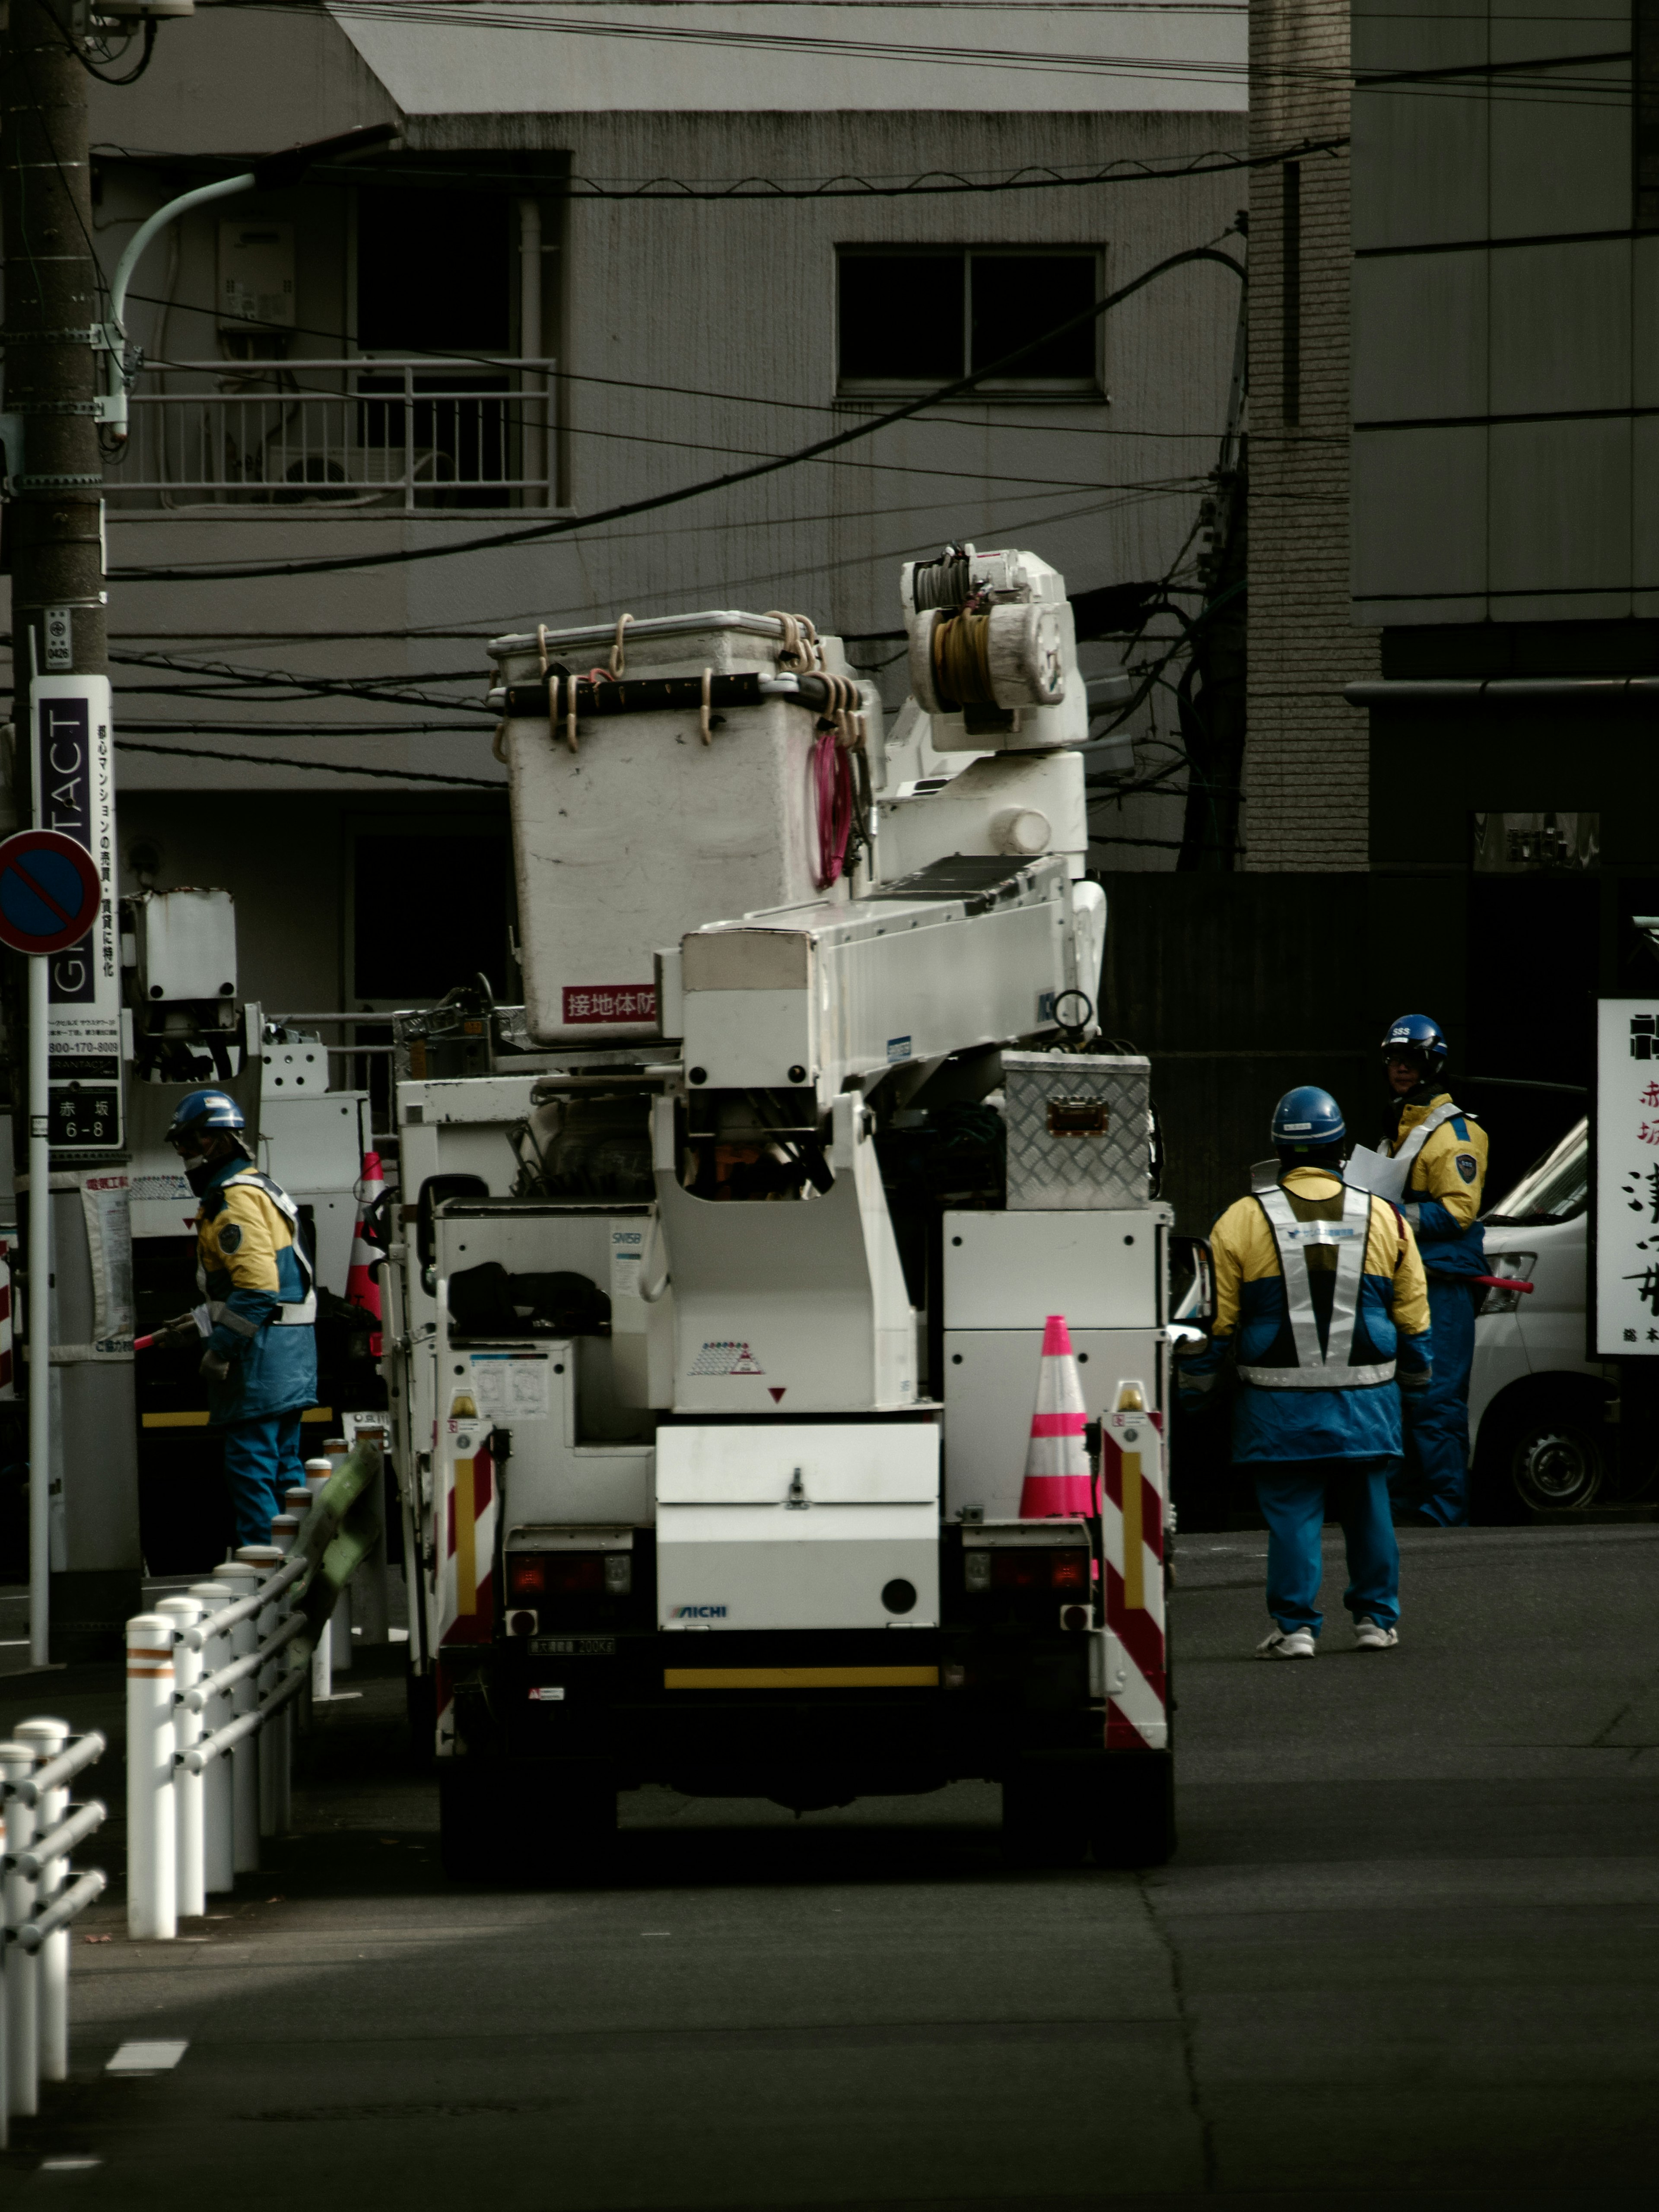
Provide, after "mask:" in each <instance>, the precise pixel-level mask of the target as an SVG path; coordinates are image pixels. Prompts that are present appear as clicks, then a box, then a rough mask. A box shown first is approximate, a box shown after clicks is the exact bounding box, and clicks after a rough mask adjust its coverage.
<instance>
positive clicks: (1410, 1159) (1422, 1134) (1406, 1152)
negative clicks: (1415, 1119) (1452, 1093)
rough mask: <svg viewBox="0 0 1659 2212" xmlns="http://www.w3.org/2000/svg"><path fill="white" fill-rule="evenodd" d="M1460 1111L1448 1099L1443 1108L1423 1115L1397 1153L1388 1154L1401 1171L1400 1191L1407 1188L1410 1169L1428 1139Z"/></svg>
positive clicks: (1458, 1107)
mask: <svg viewBox="0 0 1659 2212" xmlns="http://www.w3.org/2000/svg"><path fill="white" fill-rule="evenodd" d="M1462 1111H1463V1109H1462V1107H1461V1106H1455V1105H1454V1104H1453V1103H1452V1102H1451V1100H1450V1099H1447V1101H1446V1103H1445V1104H1444V1105H1443V1106H1437V1107H1435V1108H1434V1109H1433V1111H1432V1112H1431V1113H1428V1114H1425V1115H1424V1116H1423V1118H1422V1120H1421V1121H1419V1123H1418V1125H1417V1127H1415V1128H1414V1129H1413V1131H1412V1133H1411V1134H1410V1135H1409V1136H1408V1137H1407V1139H1406V1141H1405V1142H1404V1144H1402V1145H1401V1146H1400V1147H1399V1148H1398V1150H1397V1151H1395V1152H1391V1153H1390V1154H1389V1158H1391V1159H1392V1160H1393V1162H1394V1164H1395V1167H1397V1168H1399V1169H1401V1170H1402V1173H1401V1179H1400V1188H1401V1190H1402V1191H1403V1190H1406V1189H1407V1188H1409V1186H1410V1183H1411V1177H1412V1169H1413V1167H1414V1166H1415V1165H1416V1163H1417V1156H1418V1154H1419V1152H1421V1151H1422V1149H1423V1147H1424V1146H1425V1145H1426V1144H1427V1143H1428V1141H1429V1139H1430V1138H1431V1136H1433V1134H1434V1133H1435V1131H1436V1130H1437V1129H1441V1128H1443V1127H1445V1125H1446V1123H1447V1122H1448V1121H1455V1120H1456V1119H1457V1117H1458V1115H1460V1114H1461V1113H1462Z"/></svg>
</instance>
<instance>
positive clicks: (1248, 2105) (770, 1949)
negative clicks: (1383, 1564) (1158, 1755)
mask: <svg viewBox="0 0 1659 2212" xmlns="http://www.w3.org/2000/svg"><path fill="white" fill-rule="evenodd" d="M1263 1541H1264V1540H1263V1539H1262V1538H1261V1536H1260V1535H1250V1534H1243V1535H1237V1536H1232V1537H1202V1538H1194V1539H1188V1540H1187V1541H1185V1542H1184V1543H1183V1545H1182V1551H1181V1575H1182V1582H1181V1587H1180V1589H1179V1591H1178V1594H1177V1596H1176V1605H1175V1613H1174V1621H1175V1637H1176V1655H1177V1665H1178V1668H1179V1675H1178V1683H1177V1686H1178V1691H1179V1695H1180V1699H1181V1709H1180V1722H1179V1725H1180V1729H1181V1752H1180V1758H1181V1766H1180V1772H1181V1790H1180V1813H1181V1821H1182V1842H1181V1847H1180V1850H1179V1852H1178V1855H1177V1857H1176V1860H1175V1862H1174V1863H1172V1864H1171V1865H1170V1866H1169V1867H1168V1868H1165V1869H1159V1870H1158V1871H1157V1872H1155V1873H1152V1874H1148V1875H1144V1876H1140V1877H1137V1876H1133V1875H1114V1874H1109V1875H1102V1874H1097V1873H1092V1872H1082V1871H1079V1872H1078V1873H1076V1874H1036V1875H1008V1874H1006V1873H1004V1872H1003V1871H1002V1869H1001V1868H1000V1864H999V1861H998V1856H997V1845H996V1830H995V1818H996V1811H997V1807H996V1803H995V1800H994V1793H993V1792H992V1791H990V1790H985V1789H980V1788H976V1787H963V1788H959V1789H957V1790H951V1791H948V1792H945V1793H943V1794H941V1795H939V1796H934V1797H930V1798H923V1799H920V1800H914V1801H899V1800H893V1801H884V1802H878V1803H871V1804H865V1805H860V1806H857V1807H854V1808H851V1809H849V1810H848V1811H846V1812H842V1813H839V1814H835V1813H830V1814H816V1815H810V1816H808V1817H807V1818H805V1819H803V1820H799V1821H798V1820H794V1819H793V1818H792V1817H791V1816H790V1815H788V1814H784V1813H781V1812H780V1811H778V1810H777V1809H776V1808H772V1807H769V1806H763V1805H747V1804H744V1805H735V1806H734V1805H715V1804H707V1803H697V1802H690V1801H687V1800H683V1799H679V1798H676V1797H674V1796H671V1795H670V1794H668V1793H666V1792H652V1793H649V1794H647V1795H642V1796H639V1797H636V1798H634V1799H632V1800H629V1799H625V1800H624V1801H623V1802H624V1806H625V1808H626V1810H625V1813H624V1826H623V1835H622V1838H621V1840H620V1846H619V1850H618V1855H617V1869H616V1876H615V1880H614V1881H613V1882H612V1883H611V1884H610V1885H609V1886H607V1887H604V1888H601V1889H594V1890H591V1891H586V1892H564V1893H553V1892H549V1893H530V1892H516V1893H500V1892H487V1891H456V1890H452V1889H450V1888H448V1887H447V1886H446V1885H445V1883H444V1881H443V1880H442V1877H441V1875H440V1874H439V1872H438V1869H437V1854H436V1838H435V1804H434V1799H433V1794H432V1791H431V1790H430V1788H429V1786H428V1785H424V1784H421V1783H419V1782H417V1781H415V1780H413V1779H411V1778H410V1775H409V1773H408V1771H407V1768H406V1765H405V1764H404V1759H403V1753H402V1739H401V1734H400V1729H401V1723H400V1718H399V1705H400V1691H399V1687H398V1684H397V1682H396V1681H395V1680H392V1678H390V1677H384V1678H381V1679H378V1680H376V1679H373V1678H371V1677H370V1676H368V1674H366V1673H365V1672H363V1671H362V1670H359V1672H358V1673H357V1674H356V1677H355V1680H354V1686H355V1687H356V1688H358V1689H360V1690H361V1691H362V1692H363V1694H362V1696H361V1697H360V1698H358V1699H356V1700H354V1701H352V1702H350V1703H348V1704H345V1705H337V1706H335V1707H333V1708H332V1709H331V1711H329V1712H328V1714H327V1717H326V1720H325V1726H324V1728H323V1730H322V1732H321V1739H320V1741H319V1748H318V1753H317V1758H316V1765H315V1771H314V1773H313V1778H312V1779H311V1781H310V1783H309V1784H308V1785H307V1787H306V1788H304V1789H303V1790H301V1793H300V1794H299V1798H298V1802H297V1808H296V1812H297V1819H298V1822H299V1831H298V1832H297V1833H296V1834H295V1836H294V1837H293V1838H290V1839H288V1840H286V1841H284V1842H283V1843H282V1844H279V1845H277V1846H276V1847H275V1848H274V1850H273V1851H272V1855H271V1871H270V1873H269V1874H267V1875H263V1876H258V1877H253V1878H249V1879H245V1880H244V1881H243V1882H242V1884H241V1885H240V1887H239V1892H238V1894H237V1896H236V1898H235V1899H234V1900H228V1901H227V1902H225V1903H224V1904H223V1905H216V1910H215V1917H210V1918H209V1919H208V1920H206V1921H204V1922H202V1923H187V1926H186V1930H185V1940H183V1941H181V1942H179V1943H178V1944H176V1945H170V1946H161V1945H148V1946H137V1945H132V1944H130V1943H128V1942H127V1941H126V1940H125V1935H124V1933H123V1932H122V1925H121V1916H120V1913H119V1911H118V1909H117V1908H116V1907H114V1906H109V1907H104V1908H99V1909H98V1910H96V1911H94V1914H93V1915H92V1916H91V1917H90V1918H89V1919H88V1922H87V1923H83V1924H82V1938H83V1939H84V1937H85V1936H94V1937H95V1936H107V1937H108V1938H109V1939H110V1940H109V1941H107V1942H99V1943H96V1944H88V1943H87V1942H85V1941H84V1940H82V1941H80V1942H77V1944H76V1951H75V1972H74V1981H73V2018H74V2030H75V2044H74V2060H73V2068H74V2079H73V2080H72V2081H71V2082H70V2084H68V2085H67V2086H66V2087H64V2088H62V2089H58V2090H54V2091H52V2092H51V2093H50V2094H49V2098H48V2102H47V2108H46V2113H45V2115H44V2116H43V2118H41V2119H40V2121H38V2122H30V2123H22V2124H19V2125H18V2126H17V2128H16V2129H15V2136H14V2148H13V2150H12V2151H11V2152H10V2153H9V2154H6V2156H5V2157H4V2158H3V2159H0V2197H3V2198H4V2199H5V2201H6V2202H7V2203H17V2204H19V2205H21V2206H25V2207H27V2208H28V2212H34V2208H35V2207H36V2206H38V2205H40V2204H44V2203H52V2204H56V2203H59V2202H62V2201H64V2200H67V2199H73V2200H74V2202H75V2203H76V2204H77V2205H79V2206H83V2207H97V2208H100V2212H102V2208H105V2207H109V2208H114V2207H120V2208H122V2212H152V2208H154V2209H155V2212H161V2208H163V2207H166V2208H168V2212H174V2208H177V2207H178V2206H179V2205H181V2204H184V2203H189V2204H190V2205H191V2207H193V2208H195V2209H196V2212H207V2208H209V2207H211V2206H214V2205H218V2204H224V2205H227V2206H234V2207H236V2208H238V2212H241V2208H264V2207H266V2206H271V2207H275V2206H277V2205H281V2206H283V2207H285V2208H286V2207H293V2206H298V2207H301V2208H302V2212H303V2209H304V2208H308V2207H310V2206H313V2205H315V2206H319V2207H320V2206H328V2207H332V2206H335V2205H346V2204H349V2205H353V2206H374V2207H379V2206H380V2205H382V2204H386V2205H395V2206H397V2207H398V2208H399V2212H427V2208H428V2207H438V2206H450V2205H462V2204H465V2205H466V2206H467V2207H469V2208H471V2207H473V2206H477V2207H480V2208H488V2212H621V2208H635V2207H640V2208H645V2207H650V2208H685V2209H686V2212H691V2208H700V2209H701V2208H715V2207H722V2208H723V2207H733V2208H736V2207H743V2208H763V2207H766V2208H769V2207H773V2206H779V2207H794V2206H804V2207H805V2206H810V2207H822V2208H825V2212H829V2208H834V2212H855V2208H856V2212H877V2209H878V2208H880V2209H881V2212H888V2208H893V2212H896V2208H900V2207H905V2208H908V2207H913V2206H921V2207H927V2208H932V2212H1038V2208H1042V2212H1079V2208H1082V2207H1085V2206H1094V2205H1097V2204H1105V2205H1109V2206H1111V2207H1113V2208H1114V2212H1131V2208H1134V2207H1140V2206H1146V2207H1152V2206H1157V2207H1159V2208H1184V2207H1187V2206H1193V2207H1197V2206H1200V2205H1203V2206H1209V2205H1227V2204H1239V2205H1250V2206H1261V2207H1262V2208H1267V2207H1269V2206H1271V2207H1277V2208H1288V2207H1318V2208H1325V2207H1331V2208H1337V2207H1340V2208H1341V2212H1383V2208H1389V2209H1390V2212H1392V2208H1395V2207H1398V2206H1400V2205H1401V2204H1402V2203H1409V2204H1411V2205H1412V2206H1413V2207H1418V2206H1421V2207H1427V2208H1431V2212H1432V2208H1437V2207H1446V2208H1452V2207H1456V2208H1460V2212H1461V2208H1465V2207H1468V2208H1474V2207H1480V2208H1481V2212H1487V2208H1498V2207H1503V2208H1506V2212H1507V2208H1510V2207H1517V2206H1518V2207H1523V2208H1555V2207H1561V2208H1567V2207H1571V2208H1573V2209H1574V2212H1579V2209H1580V2208H1595V2212H1600V2208H1603V2207H1618V2208H1623V2207H1626V2206H1632V2207H1633V2206H1643V2207H1655V2206H1659V1824H1656V1817H1655V1816H1656V1810H1659V1609H1656V1604H1655V1590H1656V1578H1659V1530H1656V1529H1654V1528H1604V1529H1595V1528H1580V1529H1571V1530H1563V1531H1561V1532H1559V1533H1554V1532H1550V1533H1543V1532H1534V1531H1522V1530H1498V1529H1494V1530H1474V1531H1468V1532H1456V1533H1450V1532H1438V1533H1433V1534H1430V1533H1426V1532H1425V1533H1424V1534H1414V1533H1413V1534H1410V1535H1407V1537H1406V1538H1405V1539H1404V1549H1405V1551H1406V1553H1407V1559H1406V1564H1405V1585H1404V1595H1405V1601H1406V1612H1405V1617H1404V1620H1403V1622H1402V1638H1403V1641H1402V1644H1401V1648H1400V1649H1399V1650H1397V1651H1395V1652H1393V1653H1389V1654H1387V1655H1370V1656H1368V1655H1361V1654H1358V1653H1355V1652H1353V1651H1352V1650H1350V1649H1348V1648H1346V1647H1347V1644H1348V1638H1347V1634H1346V1627H1345V1626H1340V1625H1333V1626H1328V1631H1327V1635H1326V1638H1325V1647H1326V1648H1325V1650H1324V1651H1323V1653H1322V1656H1321V1657H1320V1658H1319V1659H1318V1660H1317V1661H1316V1662H1314V1663H1313V1664H1311V1665H1308V1664H1301V1665H1286V1664H1283V1663H1274V1664H1261V1663H1257V1662H1255V1661H1254V1660H1253V1659H1252V1657H1251V1656H1250V1653H1251V1650H1252V1647H1253V1645H1254V1644H1255V1639H1256V1638H1257V1637H1258V1636H1259V1635H1260V1634H1261V1632H1262V1631H1263V1629H1264V1627H1265V1626H1266V1622H1265V1617H1264V1615H1263V1613H1262V1608H1261V1594H1260V1592H1261V1567H1262V1547H1263ZM1334 1564H1335V1563H1334ZM1338 1586H1339V1587H1340V1575H1339V1577H1338ZM1331 1588H1332V1586H1331V1585H1328V1595H1329V1594H1330V1590H1331ZM1337 1611H1338V1622H1339V1623H1340V1622H1341V1621H1342V1620H1344V1618H1345V1617H1344V1616H1341V1614H1340V1607H1338V1608H1337ZM3 1688H4V1691H5V1696H4V1698H3V1699H0V1726H3V1725H5V1724H7V1723H10V1722H12V1721H15V1720H16V1719H18V1718H20V1717H22V1716H23V1715H24V1714H25V1713H27V1712H31V1711H41V1710H58V1711H64V1713H65V1714H66V1716H67V1717H70V1718H71V1719H75V1720H76V1721H77V1722H79V1721H81V1720H82V1719H84V1718H87V1717H92V1716H93V1715H94V1713H96V1712H97V1711H100V1709H101V1707H102V1706H103V1705H107V1700H108V1690H107V1680H104V1681H103V1682H101V1683H100V1681H98V1680H93V1679H91V1678H89V1677H82V1676H81V1675H76V1676H66V1675H63V1674H59V1675H56V1676H52V1677H49V1678H47V1679H46V1681H45V1682H44V1683H43V1682H41V1681H40V1679H39V1678H35V1679H33V1680H30V1679H28V1678H24V1679H22V1680H9V1681H7V1682H6V1683H5V1684H4V1685H3ZM116 1784H118V1776H117V1775H116V1774H115V1773H113V1772H108V1773H106V1774H105V1775H104V1777H103V1787H104V1789H105V1790H106V1792H109V1791H111V1790H112V1788H113V1787H114V1786H115V1785H116ZM118 1840H119V1838H118V1834H112V1835H111V1836H110V1837H109V1838H107V1844H108V1849H107V1850H106V1852H105V1857H106V1859H107V1858H108V1857H110V1854H111V1853H112V1851H113V1850H114V1849H115V1847H116V1846H117V1845H118ZM86 1856H87V1857H88V1859H91V1858H94V1857H96V1856H97V1854H96V1853H95V1852H88V1854H86ZM148 2037H167V2038H179V2039H185V2040H186V2042H187V2045H188V2047H187V2049H186V2051H185V2055H184V2057H183V2059H182V2061H181V2062H180V2063H179V2064H178V2065H177V2066H176V2068H174V2069H172V2070H169V2071H167V2072H163V2073H160V2074H156V2075H151V2076H149V2077H144V2078H139V2079H134V2080H123V2079H117V2078H114V2077H112V2076H110V2075H106V2073H105V2072H104V2071H103V2070H102V2069H104V2067H105V2064H106V2061H107V2060H108V2058H109V2057H110V2056H111V2054H112V2051H114V2049H115V2048H116V2046H117V2045H118V2044H119V2043H120V2042H122V2041H123V2040H125V2039H133V2038H148ZM54 2160H72V2161H93V2160H95V2161H97V2162H96V2163H72V2164H69V2165H64V2164H54V2163H52V2161H54Z"/></svg>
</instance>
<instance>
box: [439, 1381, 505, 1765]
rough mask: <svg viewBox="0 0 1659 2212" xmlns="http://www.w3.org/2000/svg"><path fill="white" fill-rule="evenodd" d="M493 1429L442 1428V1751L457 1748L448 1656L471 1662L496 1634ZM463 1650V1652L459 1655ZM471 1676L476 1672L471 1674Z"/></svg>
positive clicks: (466, 1424)
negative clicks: (478, 1647)
mask: <svg viewBox="0 0 1659 2212" xmlns="http://www.w3.org/2000/svg"><path fill="white" fill-rule="evenodd" d="M491 1434H492V1431H491V1429H490V1425H489V1422H488V1421H485V1420H480V1419H478V1418H477V1416H476V1415H474V1416H472V1417H471V1418H470V1419H469V1418H467V1417H465V1416H463V1417H462V1418H460V1419H450V1420H448V1421H447V1422H446V1423H445V1424H444V1425H443V1432H442V1436H441V1449H440V1454H439V1462H438V1485H437V1494H436V1497H435V1499H434V1501H433V1504H434V1510H435V1513H436V1515H437V1537H438V1542H437V1547H436V1549H437V1554H438V1562H439V1565H438V1606H437V1612H438V1668H437V1706H438V1737H437V1749H438V1755H439V1757H440V1758H447V1757H449V1756H450V1755H451V1754H453V1751H454V1748H455V1708H454V1680H455V1674H456V1671H457V1670H456V1668H455V1667H454V1666H453V1663H452V1664H449V1665H446V1663H445V1654H446V1652H451V1651H453V1652H455V1654H456V1656H458V1657H459V1658H461V1659H463V1660H467V1659H470V1657H471V1647H473V1646H476V1645H477V1644H488V1643H489V1642H490V1641H491V1639H492V1638H493V1637H494V1635H495V1522H496V1502H497V1493H496V1486H495V1460H494V1456H493V1455H492V1453H491V1451H490V1441H491ZM457 1647H461V1648H460V1649H459V1650H457ZM468 1671H469V1672H470V1671H471V1668H469V1669H468Z"/></svg>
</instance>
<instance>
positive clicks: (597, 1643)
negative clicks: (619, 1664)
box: [530, 1636, 617, 1659]
mask: <svg viewBox="0 0 1659 2212" xmlns="http://www.w3.org/2000/svg"><path fill="white" fill-rule="evenodd" d="M530 1650H531V1654H532V1657H534V1658H537V1659H614V1658H615V1657H616V1656H617V1639H616V1638H615V1637H614V1636H532V1638H531V1639H530Z"/></svg>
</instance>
